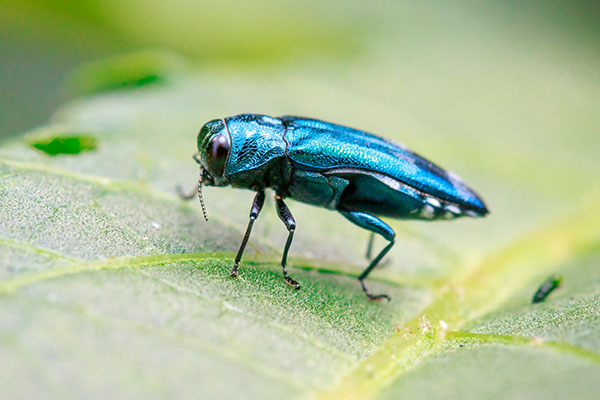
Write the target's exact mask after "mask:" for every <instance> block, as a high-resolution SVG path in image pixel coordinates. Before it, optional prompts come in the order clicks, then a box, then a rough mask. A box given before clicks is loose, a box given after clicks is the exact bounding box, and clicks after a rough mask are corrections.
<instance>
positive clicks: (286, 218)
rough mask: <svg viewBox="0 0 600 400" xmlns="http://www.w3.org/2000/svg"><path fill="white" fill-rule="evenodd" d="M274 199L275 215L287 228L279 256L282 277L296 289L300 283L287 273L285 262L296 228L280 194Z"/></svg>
mask: <svg viewBox="0 0 600 400" xmlns="http://www.w3.org/2000/svg"><path fill="white" fill-rule="evenodd" d="M275 201H276V203H277V215H279V219H281V220H282V221H283V223H284V224H285V227H286V228H287V230H288V238H287V241H286V242H285V248H284V249H283V257H282V258H281V268H282V269H283V277H284V278H285V282H286V283H287V284H288V285H290V286H293V287H294V288H295V289H296V290H298V289H300V284H299V283H298V282H296V281H295V280H294V279H292V277H291V276H290V275H289V274H288V272H287V268H286V264H287V255H288V251H289V249H290V245H291V244H292V239H293V238H294V231H295V230H296V221H295V220H294V217H293V216H292V213H291V212H290V209H289V208H288V207H287V206H286V205H285V203H284V202H283V199H282V198H281V197H280V196H276V197H275Z"/></svg>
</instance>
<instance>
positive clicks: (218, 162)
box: [194, 119, 231, 221]
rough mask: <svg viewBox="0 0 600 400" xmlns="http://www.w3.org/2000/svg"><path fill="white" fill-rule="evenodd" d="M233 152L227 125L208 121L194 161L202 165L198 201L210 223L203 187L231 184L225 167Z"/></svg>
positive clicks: (202, 132)
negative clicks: (203, 196) (226, 176)
mask: <svg viewBox="0 0 600 400" xmlns="http://www.w3.org/2000/svg"><path fill="white" fill-rule="evenodd" d="M230 152H231V138H230V136H229V131H228V129H227V124H226V123H225V121H224V120H222V119H215V120H212V121H208V122H207V123H206V124H204V126H203V127H202V129H200V133H198V153H196V154H194V160H196V162H197V163H198V164H200V178H199V179H198V199H199V200H200V204H201V205H202V213H203V214H204V219H206V220H207V221H208V217H207V215H206V207H205V205H204V200H203V198H202V185H208V186H225V185H228V184H229V182H228V181H227V178H225V167H226V166H227V160H228V159H229V153H230Z"/></svg>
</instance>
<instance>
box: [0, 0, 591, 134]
mask: <svg viewBox="0 0 600 400" xmlns="http://www.w3.org/2000/svg"><path fill="white" fill-rule="evenodd" d="M599 9H600V7H599V6H598V3H597V2H594V1H573V2H567V3H565V2H560V1H530V2H525V3H523V2H517V1H506V2H487V3H483V2H477V1H459V2H452V4H448V3H447V2H435V1H426V2H418V3H417V4H415V3H414V2H401V1H378V2H376V3H374V4H369V5H368V6H367V5H365V4H364V2H360V1H344V2H336V1H316V0H309V1H305V2H296V1H291V0H280V1H271V0H260V1H254V2H227V1H226V2H224V1H218V0H206V1H196V2H192V1H181V0H176V1H169V2H162V1H156V0H149V1H141V0H128V1H116V0H105V1H101V0H90V1H85V2H80V1H75V0H72V1H70V0H62V1H51V0H48V1H44V0H41V1H6V0H3V1H2V2H0V59H1V60H2V61H1V62H0V76H2V79H1V80H0V93H1V95H0V116H1V118H0V120H1V121H2V124H1V126H0V135H2V136H6V135H10V134H14V133H17V132H20V131H22V130H24V129H28V128H31V127H33V126H36V125H37V124H40V123H41V122H43V121H45V120H46V119H47V117H48V116H49V114H50V113H51V111H53V110H54V109H56V108H57V107H58V105H59V104H61V102H63V101H64V99H65V98H66V97H68V91H66V90H65V89H64V86H63V83H64V81H65V79H66V77H67V76H68V75H69V73H70V72H71V71H72V70H73V69H74V68H76V67H77V66H78V65H80V64H81V63H83V62H85V61H89V60H93V59H96V58H99V57H103V56H106V55H111V54H117V53H123V52H128V51H131V50H135V49H147V48H161V49H169V50H173V51H174V52H177V53H179V54H182V55H184V56H186V57H188V58H189V59H191V60H193V61H194V62H195V63H196V64H197V65H198V66H207V65H210V66H216V67H226V68H233V69H244V70H248V69H250V70H252V69H255V68H272V67H274V66H275V67H276V66H279V68H285V67H286V66H290V65H296V66H297V65H299V64H301V65H311V68H315V69H319V65H320V64H330V63H332V62H334V63H336V64H337V63H338V62H340V64H339V65H342V66H343V68H340V69H339V70H338V71H337V73H336V74H339V75H341V76H342V78H343V79H345V80H347V81H348V87H349V88H356V87H357V86H358V87H360V90H361V91H362V92H363V93H364V95H366V96H369V97H373V98H378V97H380V98H381V99H382V102H386V100H385V99H386V97H389V93H387V91H388V89H389V88H388V87H386V85H385V84H382V83H381V82H382V81H383V82H385V79H377V83H376V84H371V83H370V82H371V79H372V77H371V76H356V75H355V74H354V73H353V71H355V70H356V66H357V65H361V64H363V63H365V62H367V63H368V61H369V56H370V55H372V54H373V53H378V52H386V51H390V52H391V53H392V54H390V57H389V63H390V64H391V65H392V66H393V68H389V69H388V70H386V71H387V72H388V73H390V72H391V73H393V74H392V75H390V76H389V77H388V78H389V79H390V80H392V81H402V80H403V79H405V80H407V81H406V82H404V83H403V90H404V92H405V93H404V94H403V95H402V97H404V98H406V101H407V102H409V103H410V106H413V107H414V106H417V105H421V106H423V107H427V108H430V109H431V111H432V112H439V111H440V109H445V108H447V107H448V106H451V107H457V106H460V108H459V110H460V112H461V113H464V114H465V117H468V116H467V115H466V114H468V113H469V112H477V110H476V107H477V105H478V104H480V103H481V102H494V103H497V104H498V105H500V106H502V105H503V104H505V103H506V102H510V101H511V99H510V98H507V97H506V94H507V93H509V94H511V95H518V96H527V94H528V91H529V90H547V95H548V96H550V97H552V96H560V93H554V92H553V91H552V90H550V89H549V88H545V85H544V84H543V79H544V77H543V73H544V71H546V70H548V69H551V70H563V71H564V73H563V74H562V75H563V79H564V83H563V84H564V85H574V84H575V85H577V84H579V85H587V84H590V83H592V84H597V80H596V81H595V82H589V78H590V75H592V76H593V77H594V78H597V76H598V75H597V70H598V68H597V67H598V65H599V64H598V57H599V56H598V53H599V52H598V43H599V41H598V40H599V37H598V35H599V32H600V28H599V27H600V24H599V23H598V19H599V15H600V14H599ZM390 45H391V46H390ZM386 47H387V48H388V49H389V50H386ZM515 54H516V55H518V56H519V57H517V58H515V57H513V55H515ZM507 55H508V57H507ZM373 59H374V60H375V58H373ZM377 62H381V59H378V58H377ZM473 63H485V64H486V65H488V67H489V70H488V71H484V72H487V73H486V74H484V75H482V71H481V70H479V69H478V68H477V67H476V66H475V68H474V67H473V65H472V64H473ZM388 67H390V65H388ZM538 67H541V71H540V73H541V74H542V75H538V74H536V73H535V70H536V68H538ZM470 72H476V73H474V74H472V75H471V74H470ZM526 72H529V73H530V74H526ZM507 75H508V76H507ZM525 75H527V79H532V78H533V79H539V80H540V82H531V81H527V80H525V81H524V76H525ZM507 77H508V78H510V79H509V80H508V81H509V83H510V84H512V86H511V87H508V88H507V87H506V86H504V85H505V84H506V79H505V78H507ZM584 77H585V78H584ZM378 78H381V76H378ZM584 79H585V80H584ZM497 82H502V84H503V87H501V88H498V87H496V86H495V84H496V83H497ZM440 83H442V85H440ZM455 83H460V84H468V85H469V86H472V87H478V88H479V89H480V90H479V91H478V94H479V95H480V97H479V98H477V99H473V104H464V103H461V104H460V105H457V104H456V103H455V102H454V101H453V94H452V91H454V90H456V91H460V90H461V87H460V85H457V84H455ZM470 89H472V88H470ZM498 91H500V92H498ZM293 95H294V93H289V96H293ZM497 96H501V97H500V98H497ZM404 105H405V104H402V103H399V102H398V103H396V104H389V106H390V107H397V108H398V109H399V110H401V107H402V106H404ZM240 111H243V110H240ZM291 111H293V110H291ZM401 111H403V112H404V111H406V112H410V109H408V110H406V108H405V109H404V110H401ZM456 111H458V110H456ZM498 111H499V114H501V113H502V111H504V110H503V109H502V108H499V109H498ZM548 112H549V113H551V112H552V110H551V109H549V110H548ZM322 114H323V115H324V116H327V115H328V113H327V110H326V109H324V110H323V113H322ZM504 117H509V118H505V119H511V120H512V119H514V118H513V117H518V119H520V120H524V119H527V113H526V112H523V113H522V115H504ZM342 122H343V119H342ZM485 123H496V121H484V123H483V125H485ZM482 128H483V127H482ZM574 128H577V126H574ZM482 134H484V132H483V131H482Z"/></svg>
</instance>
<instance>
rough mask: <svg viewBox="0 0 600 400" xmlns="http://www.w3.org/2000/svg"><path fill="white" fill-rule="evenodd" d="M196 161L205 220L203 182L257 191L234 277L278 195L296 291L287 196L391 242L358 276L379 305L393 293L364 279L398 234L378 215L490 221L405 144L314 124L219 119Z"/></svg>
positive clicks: (202, 137)
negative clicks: (271, 195) (269, 193)
mask: <svg viewBox="0 0 600 400" xmlns="http://www.w3.org/2000/svg"><path fill="white" fill-rule="evenodd" d="M194 159H195V160H196V162H198V164H200V180H199V183H198V190H197V193H198V197H199V199H200V202H201V204H202V210H203V213H204V217H205V218H206V209H205V206H204V202H203V200H202V185H208V186H227V185H231V186H233V187H240V188H247V189H250V190H253V191H256V192H257V193H256V196H255V198H254V201H253V203H252V208H251V211H250V222H249V223H248V228H247V229H246V233H245V235H244V238H243V240H242V243H241V245H240V248H239V251H238V253H237V256H236V258H235V261H234V265H233V270H232V271H231V276H234V277H235V276H237V274H238V265H239V262H240V260H241V258H242V254H243V252H244V248H245V247H246V243H247V242H248V238H249V237H250V233H251V231H252V225H253V224H254V221H255V220H256V218H257V217H258V214H259V213H260V210H261V209H262V206H263V204H264V200H265V192H264V190H265V188H272V189H273V190H274V191H275V194H276V197H275V199H276V204H277V213H278V215H279V218H280V219H281V220H282V221H283V223H284V224H285V226H286V228H287V230H288V232H289V233H288V239H287V241H286V244H285V248H284V250H283V258H282V260H281V266H282V267H283V275H284V277H285V281H286V282H287V283H288V284H289V285H291V286H293V287H295V288H296V289H299V288H300V284H299V283H298V282H296V281H295V280H294V279H292V278H291V277H290V275H289V274H288V272H287V269H286V263H287V255H288V250H289V248H290V245H291V244H292V239H293V237H294V231H295V230H296V222H295V221H294V217H293V216H292V214H291V212H290V210H289V209H288V207H287V206H286V204H285V203H284V199H285V198H286V197H291V198H293V199H296V200H299V201H302V202H304V203H308V204H312V205H316V206H320V207H325V208H328V209H331V210H335V211H338V212H339V213H340V214H342V215H343V216H344V217H346V218H347V219H348V220H350V221H351V222H353V223H354V224H356V225H358V226H360V227H361V228H364V229H367V230H369V231H371V232H373V233H376V234H379V235H380V236H382V237H383V238H384V239H386V240H387V241H388V244H387V245H386V246H385V247H384V248H383V249H382V250H381V251H380V252H379V254H378V255H377V256H376V257H375V258H374V259H372V260H371V262H370V263H369V265H368V267H367V268H366V269H365V270H364V272H363V273H362V274H360V276H359V277H358V280H359V281H360V283H361V286H362V289H363V291H364V292H365V294H366V295H367V296H368V297H369V298H370V299H374V300H377V299H382V298H386V299H388V300H389V296H387V295H385V294H379V295H374V294H372V293H371V292H370V291H369V290H368V289H367V287H366V286H365V283H364V280H365V278H366V277H367V276H368V275H369V273H370V272H371V271H372V270H373V268H375V266H376V265H377V264H378V263H379V262H380V261H381V259H382V258H383V257H384V256H385V255H386V254H387V252H388V251H389V250H390V249H391V248H392V246H393V245H394V239H395V236H396V234H395V232H394V230H393V229H392V228H391V227H390V226H389V225H387V224H386V223H385V222H383V221H382V220H381V219H379V218H378V217H390V218H399V219H421V220H436V219H453V218H457V217H463V216H469V217H483V216H485V215H486V214H488V212H489V211H488V209H487V207H486V206H485V204H484V202H483V200H482V199H481V198H480V197H479V196H478V195H477V194H476V193H475V192H474V191H473V190H472V189H471V188H469V187H468V186H467V185H465V184H464V183H463V182H462V180H461V179H460V178H459V177H458V176H456V175H454V174H452V173H450V172H447V171H445V170H443V169H441V168H440V167H438V166H436V165H435V164H433V163H432V162H430V161H428V160H426V159H425V158H423V157H421V156H419V155H417V154H415V153H413V152H412V151H410V150H409V149H407V148H406V147H405V146H403V145H401V144H398V143H393V142H391V141H389V140H386V139H383V138H380V137H378V136H375V135H372V134H370V133H367V132H363V131H360V130H356V129H352V128H348V127H345V126H341V125H336V124H332V123H328V122H324V121H319V120H315V119H309V118H303V117H295V116H284V117H280V118H273V117H269V116H266V115H258V114H242V115H236V116H233V117H229V118H224V119H215V120H212V121H209V122H207V123H206V124H205V125H204V126H203V127H202V129H201V130H200V133H199V134H198V153H196V154H195V155H194ZM182 196H184V197H187V198H190V197H191V196H185V195H182ZM192 196H193V194H192ZM371 238H372V237H371ZM370 243H371V241H370ZM369 248H370V246H369ZM369 252H370V251H369Z"/></svg>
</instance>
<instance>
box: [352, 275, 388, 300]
mask: <svg viewBox="0 0 600 400" xmlns="http://www.w3.org/2000/svg"><path fill="white" fill-rule="evenodd" d="M359 281H360V286H362V290H363V292H365V295H366V296H367V297H368V298H369V299H371V300H375V301H379V300H381V299H386V300H387V301H391V300H392V298H391V297H390V296H388V295H387V294H373V293H371V292H370V291H369V289H367V286H365V281H363V280H362V279H359Z"/></svg>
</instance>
